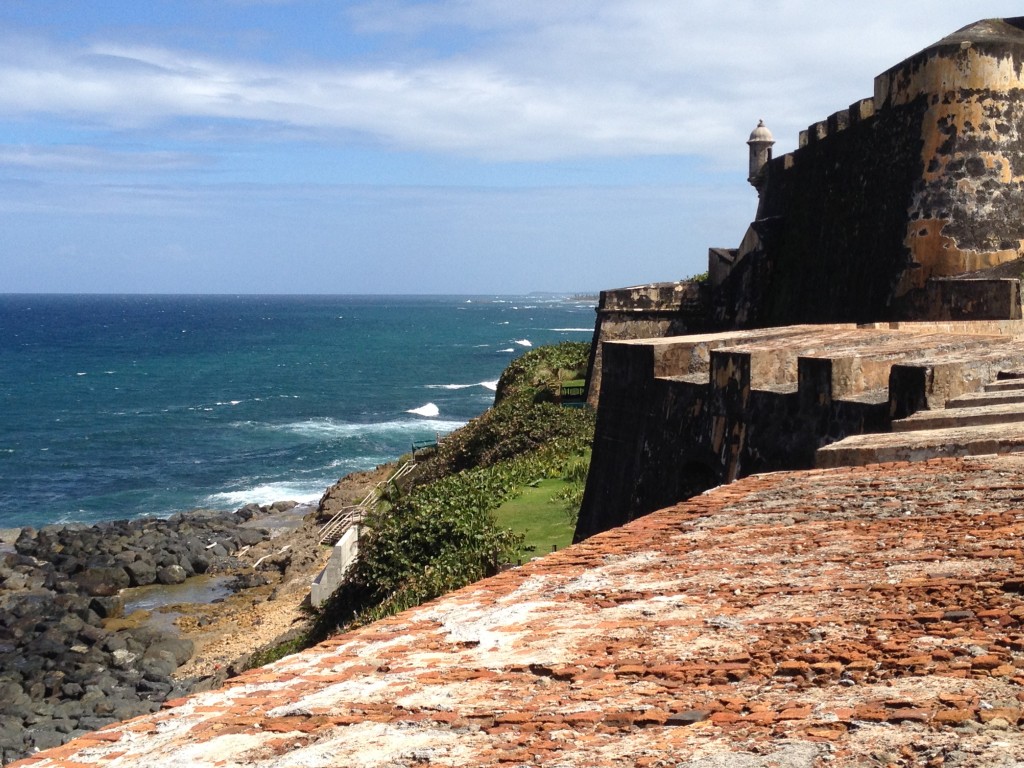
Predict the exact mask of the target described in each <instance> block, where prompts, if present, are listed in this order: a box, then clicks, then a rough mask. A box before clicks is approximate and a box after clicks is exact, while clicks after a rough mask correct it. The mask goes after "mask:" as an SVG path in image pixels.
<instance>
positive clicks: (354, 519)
mask: <svg viewBox="0 0 1024 768" xmlns="http://www.w3.org/2000/svg"><path fill="white" fill-rule="evenodd" d="M414 469H416V462H415V461H411V460H410V461H407V462H406V463H405V464H403V465H402V466H401V467H399V468H398V470H397V471H396V472H395V473H394V474H392V475H391V476H390V477H388V479H387V480H383V481H381V482H380V483H377V485H376V486H374V488H373V490H372V491H370V492H369V493H368V494H366V497H365V498H364V499H363V500H362V501H360V502H359V503H358V504H354V505H352V506H349V507H345V508H343V509H342V510H341V511H339V512H338V514H336V515H335V516H334V517H332V518H331V519H330V520H328V521H327V523H326V524H325V525H324V527H323V528H321V529H320V539H319V541H320V543H321V544H323V545H325V546H329V547H331V556H330V558H329V559H328V560H327V565H325V566H324V568H323V570H322V571H320V573H319V574H317V576H316V578H315V579H314V580H313V583H312V584H311V585H310V590H309V601H310V603H311V604H312V605H313V607H314V608H317V607H319V606H320V605H322V604H323V602H324V601H325V600H327V598H329V597H330V596H331V594H333V593H334V590H336V589H337V588H338V587H339V586H341V583H342V582H343V581H344V580H345V575H346V574H347V573H348V570H349V568H351V567H352V564H353V563H354V562H355V560H356V558H357V557H358V556H359V539H360V527H361V525H362V522H363V520H364V519H365V518H366V515H367V514H369V513H370V512H371V511H373V510H374V509H376V507H377V505H378V504H379V503H380V500H381V497H382V496H383V491H384V487H385V486H386V485H388V484H391V483H395V484H397V483H398V482H400V481H401V480H403V479H404V478H406V477H408V476H409V475H410V474H411V473H412V471H413V470H414Z"/></svg>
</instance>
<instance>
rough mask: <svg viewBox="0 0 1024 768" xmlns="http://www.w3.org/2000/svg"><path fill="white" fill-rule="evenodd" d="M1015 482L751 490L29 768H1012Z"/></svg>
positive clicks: (458, 596)
mask: <svg viewBox="0 0 1024 768" xmlns="http://www.w3.org/2000/svg"><path fill="white" fill-rule="evenodd" d="M1022 476H1024V456H1022V455H1012V456H1002V457H987V458H976V459H963V460H954V459H948V460H936V461H929V462H921V463H916V464H906V463H904V464H889V465H877V466H871V467H855V468H841V469H837V470H814V471H806V472H790V473H773V474H768V475H757V476H753V477H748V478H746V479H743V480H740V481H738V482H736V483H733V484H731V485H727V486H723V487H721V488H718V489H715V490H714V491H711V492H710V493H708V494H705V495H703V496H699V497H697V498H695V499H692V500H690V501H689V502H686V503H684V504H680V505H677V506H675V507H673V508H670V509H667V510H663V511H659V512H655V513H653V514H651V515H648V516H646V517H644V518H642V519H640V520H637V521H635V522H633V523H631V524H629V525H627V526H625V527H623V528H619V529H616V530H613V531H609V532H607V533H604V534H601V535H598V536H595V537H593V538H591V539H588V540H587V541H586V542H584V543H582V544H579V545H575V546H573V547H570V548H568V549H566V550H563V551H560V552H557V553H553V554H551V555H548V556H546V557H544V558H541V559H538V560H536V561H533V562H531V563H529V564H528V565H525V566H522V567H520V568H514V569H511V570H509V571H506V572H504V573H502V574H500V575H498V576H496V577H494V578H491V579H487V580H485V581H481V582H479V583H477V584H474V585H472V586H470V587H467V588H465V589H462V590H460V591H458V592H455V593H452V594H450V595H448V596H446V597H442V598H440V599H438V600H436V601H433V602H431V603H429V604H427V605H423V606H421V607H419V608H415V609H412V610H410V611H406V612H405V613H402V614H400V615H398V616H396V617H394V618H391V619H387V620H384V621H380V622H377V623H375V624H373V625H370V626H368V627H364V628H362V629H359V630H356V631H354V632H351V633H348V634H343V635H339V636H337V637H334V638H332V639H331V640H329V641H327V642H325V643H323V644H321V645H320V646H317V647H316V648H313V649H310V650H308V651H305V652H303V653H300V654H297V655H295V656H291V657H287V658H285V659H283V660H281V661H279V662H277V663H275V664H274V665H272V666H270V667H267V668H264V669H260V670H254V671H252V672H248V673H245V674H243V675H241V676H240V677H238V678H235V679H233V680H230V681H228V683H227V687H226V688H223V689H221V690H217V691H209V692H205V693H202V694H196V695H193V696H191V697H188V698H185V699H180V700H173V701H170V702H167V703H166V704H165V708H164V709H163V710H162V711H160V712H158V713H155V714H153V715H149V716H147V717H144V718H142V719H140V720H134V721H132V722H130V723H122V724H117V725H111V726H109V727H107V728H105V729H103V730H102V731H100V732H99V733H96V734H89V735H86V736H85V737H84V738H82V739H80V740H78V741H76V742H73V743H71V744H69V745H67V746H66V747H62V748H59V749H57V750H54V751H52V752H50V753H45V752H44V753H41V754H40V755H38V756H36V759H35V760H34V762H33V763H32V764H31V765H33V766H34V768H55V767H56V766H60V765H66V764H69V763H70V764H74V765H97V766H98V765H103V764H106V763H107V761H108V760H114V759H115V757H114V756H116V763H117V764H118V765H120V766H123V768H131V767H132V766H139V767H140V768H141V767H144V766H149V765H153V764H157V763H159V764H168V765H171V764H182V765H184V764H188V765H191V766H196V767H197V768H201V767H202V766H213V765H225V766H241V765H246V766H250V767H251V768H260V767H261V766H272V765H296V766H298V765H304V766H322V765H365V764H377V765H413V764H417V762H425V761H427V760H429V761H431V762H434V763H439V764H442V765H476V766H499V765H508V764H547V763H550V764H557V765H565V766H570V765H573V766H587V767H588V768H592V767H593V768H602V766H618V765H645V764H646V765H657V764H658V762H657V761H663V762H665V763H666V764H672V765H690V764H692V765H722V766H726V765H728V766H749V768H768V766H773V765H776V766H777V765H800V766H808V767H810V766H821V765H826V764H827V765H837V766H846V767H847V768H852V766H860V765H874V764H882V765H886V764H896V765H899V764H900V763H901V761H902V762H904V763H905V764H907V765H913V764H921V765H927V764H928V762H929V761H931V763H932V764H934V765H943V764H945V765H956V766H958V768H982V767H983V766H984V767H987V766H992V765H1011V764H1015V763H1017V762H1021V761H1024V732H1022V729H1021V726H1020V725H1019V722H1020V718H1021V712H1022V709H1024V707H1022V705H1021V703H1020V701H1019V699H1018V696H1019V692H1020V685H1021V684H1022V683H1024V676H1022V675H1021V674H1020V670H1021V669H1024V608H1022V606H1021V605H1020V599H1019V598H1020V593H1019V591H1017V587H1016V584H1017V582H1018V581H1020V580H1021V579H1020V575H1019V574H1020V573H1021V572H1022V571H1024V549H1022V548H1021V547H1020V546H1019V543H1020V540H1021V538H1022V536H1024V510H1022V508H1021V504H1020V498H1021V493H1022V489H1024V486H1022V484H1021V483H1020V482H1018V480H1017V478H1020V477H1022ZM90 724H94V722H93V721H90ZM901 755H909V756H910V757H907V758H904V757H899V756H901ZM825 757H827V758H829V759H828V760H824V759H823V758H825ZM936 757H941V758H942V760H943V762H936V760H935V759H933V758H936ZM918 758H920V759H918ZM883 759H884V761H883ZM510 761H511V762H510ZM880 761H882V762H880Z"/></svg>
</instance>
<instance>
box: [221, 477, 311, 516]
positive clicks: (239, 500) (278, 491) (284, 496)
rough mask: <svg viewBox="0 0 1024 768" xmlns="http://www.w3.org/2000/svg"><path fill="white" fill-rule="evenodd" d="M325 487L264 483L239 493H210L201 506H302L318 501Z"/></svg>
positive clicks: (234, 507)
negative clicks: (285, 503) (282, 503)
mask: <svg viewBox="0 0 1024 768" xmlns="http://www.w3.org/2000/svg"><path fill="white" fill-rule="evenodd" d="M325 487H326V486H325V485H324V484H323V482H322V481H314V482H313V483H310V484H308V485H306V484H301V483H288V482H281V483H264V484H262V485H257V486H255V487H254V488H244V489H242V490H240V491H222V492H221V493H212V494H210V495H209V496H207V497H206V498H205V499H203V504H202V505H203V506H209V507H213V508H214V509H220V508H232V509H236V508H238V507H241V506H244V505H246V504H251V503H253V502H255V503H256V504H272V503H274V502H275V501H297V502H299V503H300V504H302V503H308V502H314V501H317V500H319V498H320V497H321V496H322V495H323V492H324V488H325Z"/></svg>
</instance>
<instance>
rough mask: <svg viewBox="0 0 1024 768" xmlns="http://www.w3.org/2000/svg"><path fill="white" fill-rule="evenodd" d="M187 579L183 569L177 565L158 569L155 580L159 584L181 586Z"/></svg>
mask: <svg viewBox="0 0 1024 768" xmlns="http://www.w3.org/2000/svg"><path fill="white" fill-rule="evenodd" d="M187 577H188V574H187V573H185V569H184V568H182V567H181V566H180V565H178V564H177V563H173V564H171V565H166V566H164V567H162V568H158V569H157V572H156V580H157V581H158V582H159V583H160V584H181V583H182V582H183V581H185V579H186V578H187Z"/></svg>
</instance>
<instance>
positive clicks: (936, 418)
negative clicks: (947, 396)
mask: <svg viewBox="0 0 1024 768" xmlns="http://www.w3.org/2000/svg"><path fill="white" fill-rule="evenodd" d="M1012 421H1024V403H1006V404H1003V405H989V406H976V407H973V408H971V407H963V408H946V409H942V410H937V411H918V412H917V413H915V414H914V415H912V416H908V417H907V418H905V419H898V420H896V421H894V422H893V423H892V431H893V432H913V431H916V430H920V429H950V428H953V427H972V426H977V425H979V424H1002V423H1006V422H1012Z"/></svg>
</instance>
